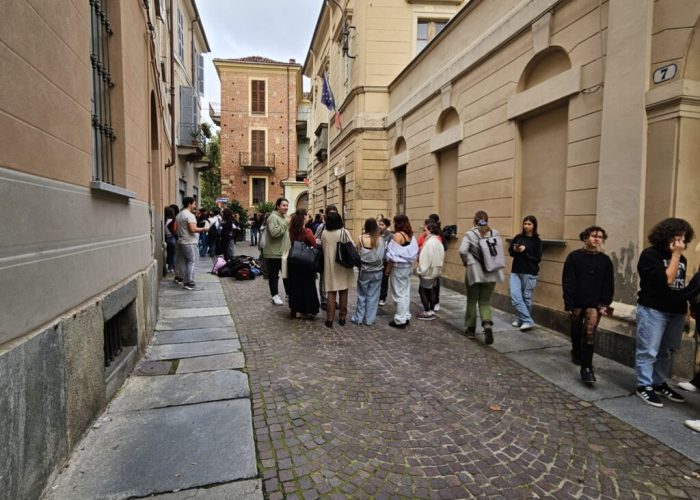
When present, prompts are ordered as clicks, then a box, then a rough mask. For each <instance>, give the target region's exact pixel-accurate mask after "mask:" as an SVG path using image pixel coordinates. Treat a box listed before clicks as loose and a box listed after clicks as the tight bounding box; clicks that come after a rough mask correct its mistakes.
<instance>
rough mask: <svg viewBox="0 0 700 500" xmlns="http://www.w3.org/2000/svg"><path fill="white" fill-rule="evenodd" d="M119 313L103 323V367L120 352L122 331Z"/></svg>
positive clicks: (107, 365)
mask: <svg viewBox="0 0 700 500" xmlns="http://www.w3.org/2000/svg"><path fill="white" fill-rule="evenodd" d="M119 316H120V315H119V314H117V315H116V316H114V317H113V318H112V319H110V320H108V321H106V322H105V324H104V355H105V368H107V367H109V365H111V364H112V361H114V358H116V357H117V356H119V354H120V353H121V352H122V348H123V342H122V332H121V328H120V324H119Z"/></svg>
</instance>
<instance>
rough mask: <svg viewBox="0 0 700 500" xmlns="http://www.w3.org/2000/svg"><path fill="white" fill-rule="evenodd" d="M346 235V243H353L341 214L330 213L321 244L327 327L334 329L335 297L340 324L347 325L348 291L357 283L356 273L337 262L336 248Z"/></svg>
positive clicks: (327, 216)
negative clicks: (326, 304)
mask: <svg viewBox="0 0 700 500" xmlns="http://www.w3.org/2000/svg"><path fill="white" fill-rule="evenodd" d="M343 235H345V238H346V241H352V235H351V234H350V232H349V231H348V230H347V229H345V227H343V218H342V217H341V216H340V214H339V213H337V212H336V213H333V212H331V213H328V214H327V215H326V227H325V229H324V230H323V233H322V234H321V244H322V246H323V279H324V284H325V286H326V294H327V296H326V299H327V301H328V308H327V309H326V326H327V327H328V328H332V327H333V320H334V319H335V309H336V303H335V296H336V292H338V298H339V311H338V324H339V325H340V326H343V325H345V318H346V317H347V315H348V289H349V288H350V285H351V284H352V283H353V282H354V281H355V272H354V270H353V269H348V268H346V267H343V266H341V265H340V264H338V263H337V262H336V261H335V254H336V247H337V244H338V242H339V241H341V238H342V237H343Z"/></svg>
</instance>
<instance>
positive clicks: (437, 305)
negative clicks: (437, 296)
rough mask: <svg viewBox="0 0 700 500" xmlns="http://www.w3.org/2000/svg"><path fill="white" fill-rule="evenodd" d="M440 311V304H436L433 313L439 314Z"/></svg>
mask: <svg viewBox="0 0 700 500" xmlns="http://www.w3.org/2000/svg"><path fill="white" fill-rule="evenodd" d="M439 310H440V304H435V307H433V311H435V312H438V311H439Z"/></svg>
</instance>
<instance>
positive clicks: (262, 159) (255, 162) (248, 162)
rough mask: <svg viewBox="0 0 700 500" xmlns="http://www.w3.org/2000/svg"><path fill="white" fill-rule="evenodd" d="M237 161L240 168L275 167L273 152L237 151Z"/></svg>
mask: <svg viewBox="0 0 700 500" xmlns="http://www.w3.org/2000/svg"><path fill="white" fill-rule="evenodd" d="M238 161H239V162H240V165H241V167H242V168H269V169H273V168H275V154H274V153H267V154H256V153H249V152H246V151H241V152H240V153H238Z"/></svg>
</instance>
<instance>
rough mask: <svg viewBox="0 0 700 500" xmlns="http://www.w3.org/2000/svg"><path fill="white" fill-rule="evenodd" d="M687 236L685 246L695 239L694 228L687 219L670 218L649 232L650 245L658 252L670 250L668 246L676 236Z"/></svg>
mask: <svg viewBox="0 0 700 500" xmlns="http://www.w3.org/2000/svg"><path fill="white" fill-rule="evenodd" d="M682 234H685V244H686V245H688V243H690V242H691V241H693V238H695V231H693V227H692V226H691V225H690V224H689V223H688V221H686V220H685V219H678V218H675V217H669V218H668V219H664V220H662V221H661V222H659V223H657V224H656V225H655V226H654V227H652V228H651V231H649V243H651V245H652V246H653V247H655V248H656V249H658V250H668V246H669V244H670V243H671V241H673V239H674V238H675V237H676V236H680V235H682Z"/></svg>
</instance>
